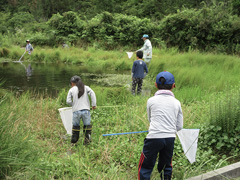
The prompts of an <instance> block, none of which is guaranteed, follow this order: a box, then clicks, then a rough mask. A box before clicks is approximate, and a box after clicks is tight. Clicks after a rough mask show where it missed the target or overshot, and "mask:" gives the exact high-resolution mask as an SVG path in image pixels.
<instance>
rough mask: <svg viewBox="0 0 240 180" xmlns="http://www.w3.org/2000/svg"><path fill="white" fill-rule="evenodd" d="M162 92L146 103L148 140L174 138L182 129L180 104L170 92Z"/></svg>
mask: <svg viewBox="0 0 240 180" xmlns="http://www.w3.org/2000/svg"><path fill="white" fill-rule="evenodd" d="M160 91H161V90H160ZM162 92H163V93H159V95H155V96H153V97H151V98H149V99H148V101H147V113H148V120H149V122H150V126H149V130H148V135H147V137H146V138H149V139H154V138H169V137H176V132H177V131H179V130H181V129H182V128H183V114H182V108H181V103H180V102H179V101H178V100H177V99H176V98H175V97H174V95H173V93H172V92H171V91H169V92H168V90H163V91H162ZM171 94H172V95H171Z"/></svg>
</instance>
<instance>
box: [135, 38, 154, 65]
mask: <svg viewBox="0 0 240 180" xmlns="http://www.w3.org/2000/svg"><path fill="white" fill-rule="evenodd" d="M142 40H143V41H144V44H143V47H142V48H141V49H139V50H138V51H143V59H144V61H145V62H146V63H147V65H148V64H149V63H150V61H151V59H152V44H151V41H150V40H149V36H148V35H147V34H144V35H143V36H142Z"/></svg>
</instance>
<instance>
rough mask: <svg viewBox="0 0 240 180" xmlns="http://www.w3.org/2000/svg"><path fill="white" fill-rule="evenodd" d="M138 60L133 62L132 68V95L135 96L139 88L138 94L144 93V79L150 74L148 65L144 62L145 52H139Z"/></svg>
mask: <svg viewBox="0 0 240 180" xmlns="http://www.w3.org/2000/svg"><path fill="white" fill-rule="evenodd" d="M136 56H137V60H136V61H134V62H133V66H132V94H133V95H135V89H136V86H138V88H137V94H140V93H141V91H142V83H143V78H144V77H145V76H146V75H147V73H148V68H147V65H146V63H145V62H144V61H143V60H142V57H143V52H142V51H138V52H137V54H136Z"/></svg>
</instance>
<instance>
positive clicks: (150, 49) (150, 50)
mask: <svg viewBox="0 0 240 180" xmlns="http://www.w3.org/2000/svg"><path fill="white" fill-rule="evenodd" d="M146 50H147V56H149V55H150V53H151V52H152V44H151V42H150V40H148V41H147V43H146Z"/></svg>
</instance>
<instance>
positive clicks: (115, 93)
mask: <svg viewBox="0 0 240 180" xmlns="http://www.w3.org/2000/svg"><path fill="white" fill-rule="evenodd" d="M13 49H14V48H13ZM34 51H35V52H34V53H33V54H32V55H31V56H26V58H25V59H24V60H30V61H35V59H34V58H36V56H37V55H36V54H38V56H39V57H42V58H43V60H40V61H41V62H51V60H52V57H51V56H55V57H58V58H59V60H58V58H56V59H55V60H54V62H56V63H57V62H58V61H59V62H71V63H83V64H84V66H85V67H86V68H87V69H89V71H90V72H91V71H93V69H95V70H96V69H99V71H100V70H101V71H104V69H105V68H111V69H113V71H116V70H118V69H119V70H127V71H128V70H129V72H130V69H131V66H132V63H133V61H134V58H132V59H130V60H129V59H128V58H127V55H126V53H125V52H120V51H119V52H116V51H110V52H106V51H102V50H96V49H95V48H93V47H92V48H89V49H88V50H83V49H80V50H79V49H77V48H74V47H73V48H70V49H61V48H56V49H47V48H46V49H38V47H36V48H35V50H34ZM16 52H19V54H21V53H20V50H19V51H18V48H16ZM11 53H12V50H11V51H10V54H11ZM34 54H35V55H34ZM39 57H38V58H39ZM27 58H29V59H27ZM40 59H41V58H40ZM66 59H69V61H67V60H66ZM101 68H103V69H101ZM238 69H239V58H237V57H233V56H225V55H213V54H200V53H198V52H189V53H185V54H180V53H178V52H177V50H175V49H171V50H157V49H154V57H153V59H152V61H151V64H150V68H149V74H148V75H147V77H146V79H144V83H143V85H144V86H143V88H144V89H147V90H148V89H150V90H151V94H150V95H145V96H132V95H131V93H130V90H126V86H125V87H122V86H124V83H122V86H121V85H120V86H118V87H115V88H112V87H104V88H103V87H94V86H93V87H92V88H93V90H94V91H95V93H96V95H97V104H98V108H97V110H95V111H91V114H92V124H93V133H92V138H93V142H92V144H91V145H89V146H83V145H82V141H83V134H82V132H80V134H81V135H80V140H79V143H78V146H77V147H71V145H70V140H65V139H64V138H63V135H65V130H64V128H63V126H62V122H61V119H60V116H59V114H58V111H57V109H58V108H60V107H63V106H66V104H65V99H66V94H67V91H68V89H64V90H63V91H62V92H61V93H60V94H59V96H58V98H56V99H50V98H42V97H35V96H34V95H33V94H31V93H26V94H23V95H22V96H20V97H12V98H8V99H6V96H4V95H3V96H1V97H2V99H1V101H0V102H1V104H0V107H1V112H3V113H1V115H0V140H1V143H2V144H3V146H1V149H0V164H1V166H0V172H1V178H5V179H6V178H12V179H109V180H110V179H136V177H137V166H138V161H139V157H140V153H141V150H142V146H143V140H144V138H145V137H146V134H134V135H124V136H109V137H103V136H102V134H108V133H117V132H131V131H142V130H147V129H148V126H149V122H148V121H147V113H146V102H147V99H148V98H149V96H151V95H152V94H153V93H154V91H156V89H154V81H155V80H154V79H155V76H156V74H157V73H159V72H160V71H163V70H167V71H170V72H172V73H173V74H174V76H175V80H176V86H177V88H176V89H175V90H174V94H175V96H176V98H177V99H179V100H180V101H181V102H182V108H183V113H184V128H201V130H200V132H202V131H204V130H205V129H206V132H207V133H206V135H204V136H202V137H201V138H200V141H199V148H198V152H197V161H196V163H194V164H193V165H191V164H189V163H188V161H187V159H186V157H185V156H184V154H183V151H182V148H181V144H180V142H179V140H178V139H176V143H175V150H174V159H173V165H174V170H173V179H177V180H178V179H186V178H187V177H190V176H194V175H198V174H200V173H203V172H206V171H209V170H213V169H214V168H216V164H219V163H218V162H219V159H224V158H225V159H226V157H223V156H222V154H218V153H217V152H218V151H215V149H214V148H211V146H210V145H211V143H212V142H213V141H217V139H216V138H214V139H212V136H211V135H213V134H210V132H211V131H207V130H211V129H207V127H208V126H209V121H210V110H211V112H212V113H213V114H215V112H222V111H223V110H224V112H225V114H224V116H223V117H224V118H222V119H221V116H222V114H221V113H219V115H218V113H216V114H215V116H214V117H215V120H214V118H212V119H213V121H212V122H217V121H222V122H225V121H226V117H238V116H239V115H238V114H234V116H233V114H231V113H233V112H239V111H236V110H238V109H237V107H238V106H239V99H238V98H237V95H236V96H231V97H232V98H229V101H227V102H226V104H225V103H221V102H222V101H216V103H214V105H216V106H214V107H216V108H215V109H213V108H212V109H210V102H211V101H213V100H214V98H215V97H217V96H218V94H214V92H219V93H220V92H221V93H222V94H223V97H224V96H225V95H228V93H227V92H228V89H229V90H231V89H233V88H234V87H233V86H229V84H234V83H236V79H239V76H240V75H239V73H238ZM96 81H97V80H96ZM112 81H113V82H114V81H119V82H128V81H129V83H128V85H129V86H130V84H131V77H130V73H129V76H128V75H126V76H124V77H123V79H121V80H120V77H118V76H116V77H114V78H113V79H103V80H102V82H100V83H102V84H104V83H106V84H108V85H109V86H111V85H112V84H111V83H112ZM128 88H129V87H128ZM226 88H228V89H226ZM226 97H227V96H226ZM236 99H238V101H235V100H236ZM221 100H224V98H223V99H221ZM214 102H215V101H214ZM223 102H224V101H223ZM232 103H233V104H232ZM237 103H238V104H237ZM225 105H226V106H225ZM218 107H221V108H219V109H218ZM226 107H227V108H228V109H227V108H226ZM233 107H234V108H236V109H234V108H233ZM212 117H213V116H212ZM227 122H228V121H227ZM234 122H238V120H237V119H236V121H234ZM231 123H232V122H231ZM235 125H236V124H235ZM230 126H234V124H229V125H227V126H226V127H230ZM237 126H238V127H239V124H238V125H237ZM209 128H210V126H209ZM215 129H216V128H215V127H213V128H212V132H214V133H216V132H218V131H215ZM81 130H82V126H81ZM226 131H228V129H226ZM216 137H217V136H216ZM223 138H225V137H223ZM234 142H235V141H234V139H233V143H234ZM209 144H210V145H209ZM230 145H231V144H230ZM218 147H223V146H221V144H220V145H218ZM227 164H228V161H224V163H221V164H220V165H219V166H224V165H227ZM182 169H184V172H183V170H182ZM152 179H159V174H158V172H157V170H156V169H154V171H153V174H152Z"/></svg>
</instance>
